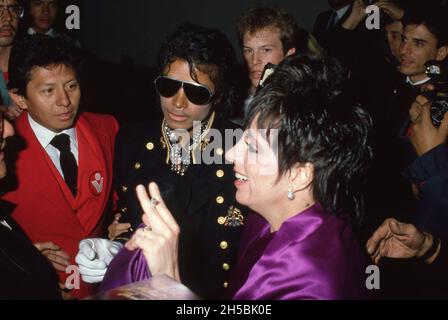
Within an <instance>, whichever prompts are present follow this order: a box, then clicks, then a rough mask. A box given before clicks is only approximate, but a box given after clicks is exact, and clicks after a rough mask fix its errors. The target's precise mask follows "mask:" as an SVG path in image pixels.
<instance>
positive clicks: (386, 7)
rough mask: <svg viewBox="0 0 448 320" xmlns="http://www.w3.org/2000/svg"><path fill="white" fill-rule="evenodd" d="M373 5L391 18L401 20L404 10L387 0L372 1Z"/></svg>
mask: <svg viewBox="0 0 448 320" xmlns="http://www.w3.org/2000/svg"><path fill="white" fill-rule="evenodd" d="M374 5H375V6H377V7H379V8H380V9H381V10H382V11H383V12H385V13H386V14H387V15H388V16H389V17H390V18H391V19H392V20H395V21H398V20H401V19H402V18H403V16H404V14H405V11H404V10H403V9H401V8H400V7H398V6H397V5H395V4H394V3H393V2H390V1H389V0H380V1H377V2H375V3H374Z"/></svg>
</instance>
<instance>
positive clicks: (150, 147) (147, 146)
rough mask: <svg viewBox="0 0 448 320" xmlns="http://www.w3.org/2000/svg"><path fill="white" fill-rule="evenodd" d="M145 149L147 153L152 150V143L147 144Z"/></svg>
mask: <svg viewBox="0 0 448 320" xmlns="http://www.w3.org/2000/svg"><path fill="white" fill-rule="evenodd" d="M146 149H148V150H149V151H151V150H153V149H154V143H152V142H148V143H147V144H146Z"/></svg>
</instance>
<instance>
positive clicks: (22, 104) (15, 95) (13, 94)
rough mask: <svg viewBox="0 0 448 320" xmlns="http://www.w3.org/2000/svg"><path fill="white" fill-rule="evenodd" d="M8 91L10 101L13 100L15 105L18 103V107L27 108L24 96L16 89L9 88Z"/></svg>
mask: <svg viewBox="0 0 448 320" xmlns="http://www.w3.org/2000/svg"><path fill="white" fill-rule="evenodd" d="M8 93H9V96H10V97H11V99H12V101H14V103H15V104H16V105H18V106H19V108H20V109H22V110H27V109H28V106H27V104H26V101H25V97H24V96H22V95H20V94H18V93H17V89H14V90H9V91H8Z"/></svg>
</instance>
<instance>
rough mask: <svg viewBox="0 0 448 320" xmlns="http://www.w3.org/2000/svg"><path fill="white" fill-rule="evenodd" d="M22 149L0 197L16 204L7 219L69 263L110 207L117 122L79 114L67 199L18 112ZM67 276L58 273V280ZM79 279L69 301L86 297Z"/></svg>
mask: <svg viewBox="0 0 448 320" xmlns="http://www.w3.org/2000/svg"><path fill="white" fill-rule="evenodd" d="M15 127H16V132H17V136H18V137H19V138H21V139H23V142H24V143H25V146H24V148H23V149H22V150H20V151H19V152H18V154H17V160H16V163H15V165H16V179H17V181H16V183H17V187H16V189H15V190H13V191H10V192H8V193H6V194H5V195H4V199H5V200H7V201H9V202H12V203H13V204H15V205H16V209H15V210H14V212H13V218H14V219H15V220H16V221H17V222H18V223H19V225H20V226H21V227H22V228H23V230H24V231H25V232H26V234H27V235H28V236H29V237H30V239H31V241H32V242H34V243H35V242H47V241H52V242H54V243H55V244H57V245H58V246H60V247H61V248H62V249H63V250H64V251H65V252H67V253H68V254H69V255H70V257H71V263H72V264H73V265H75V256H76V254H77V252H78V245H79V241H80V240H82V239H84V238H88V237H95V236H100V235H102V233H103V229H104V225H103V223H102V218H103V213H104V211H105V210H107V209H108V206H109V204H110V190H111V187H112V169H113V165H112V159H113V150H114V141H115V135H116V132H117V131H118V124H117V122H116V121H115V119H114V118H113V117H111V116H108V115H98V114H92V113H82V114H81V115H80V116H79V118H78V120H77V121H76V124H75V129H76V134H77V139H78V150H79V159H78V193H77V195H76V198H74V197H73V195H72V193H71V192H70V189H69V188H68V186H67V184H66V183H65V181H64V180H63V178H62V176H61V175H60V174H59V172H58V170H57V169H56V167H55V166H54V164H53V162H52V161H51V159H50V157H49V156H48V154H47V153H46V151H45V150H44V149H43V148H42V146H41V144H40V143H39V141H38V140H37V138H36V136H35V134H34V132H33V130H32V129H31V127H30V124H29V121H28V115H27V114H26V113H24V114H22V115H21V116H20V117H19V118H18V119H17V121H16V124H15ZM67 276H69V275H68V274H65V273H64V272H59V277H60V280H61V282H65V279H66V278H67ZM89 289H90V288H89V286H88V285H87V284H85V283H83V282H82V281H81V287H80V289H79V290H73V291H72V294H73V295H74V296H75V297H84V296H86V295H88V294H90V293H92V292H91V291H90V290H89Z"/></svg>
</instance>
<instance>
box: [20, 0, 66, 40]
mask: <svg viewBox="0 0 448 320" xmlns="http://www.w3.org/2000/svg"><path fill="white" fill-rule="evenodd" d="M27 2H28V4H27V5H29V7H27V11H28V10H29V19H30V26H29V28H28V30H27V33H28V34H30V35H31V34H35V33H41V34H46V35H49V36H54V35H55V30H54V25H55V23H56V18H57V16H58V12H59V2H60V1H59V0H28V1H27Z"/></svg>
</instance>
